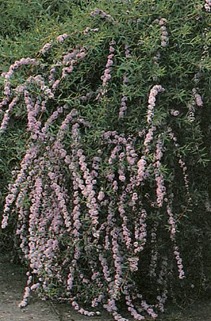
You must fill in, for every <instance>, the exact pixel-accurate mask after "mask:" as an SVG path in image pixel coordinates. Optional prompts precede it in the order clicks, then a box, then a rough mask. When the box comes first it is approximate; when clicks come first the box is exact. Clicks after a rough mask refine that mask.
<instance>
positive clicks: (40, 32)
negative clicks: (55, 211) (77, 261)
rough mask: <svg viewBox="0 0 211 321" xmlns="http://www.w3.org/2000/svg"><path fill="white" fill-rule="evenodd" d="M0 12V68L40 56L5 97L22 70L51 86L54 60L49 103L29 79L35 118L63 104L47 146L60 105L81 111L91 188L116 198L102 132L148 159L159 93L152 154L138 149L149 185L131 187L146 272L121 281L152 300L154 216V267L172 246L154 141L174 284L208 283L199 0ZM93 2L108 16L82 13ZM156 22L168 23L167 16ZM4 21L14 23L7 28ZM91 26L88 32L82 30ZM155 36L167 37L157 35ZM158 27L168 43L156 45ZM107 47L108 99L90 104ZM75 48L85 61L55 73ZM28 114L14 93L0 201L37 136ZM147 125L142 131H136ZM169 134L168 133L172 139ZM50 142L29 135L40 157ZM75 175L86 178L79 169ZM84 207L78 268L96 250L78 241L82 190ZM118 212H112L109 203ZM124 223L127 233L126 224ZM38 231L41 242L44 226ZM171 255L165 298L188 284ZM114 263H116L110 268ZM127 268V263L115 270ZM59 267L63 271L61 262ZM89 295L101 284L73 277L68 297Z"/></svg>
mask: <svg viewBox="0 0 211 321" xmlns="http://www.w3.org/2000/svg"><path fill="white" fill-rule="evenodd" d="M0 8H1V9H2V10H1V14H0V15H1V16H0V18H2V23H3V25H4V30H3V31H2V30H1V33H0V37H1V40H2V41H1V54H0V61H1V64H2V67H1V68H2V71H7V70H8V66H9V65H10V64H11V63H13V62H14V60H18V59H20V58H21V57H23V56H25V57H27V56H30V57H36V59H37V61H38V64H37V65H36V66H30V67H29V66H23V67H21V68H20V69H18V70H17V71H16V72H15V74H14V76H13V77H12V78H11V79H10V82H11V88H12V94H11V97H12V98H14V97H15V95H16V94H15V87H16V86H17V85H20V84H25V83H26V82H27V78H28V77H29V76H32V77H35V76H37V75H42V77H43V79H44V81H45V84H47V85H48V86H49V87H51V85H50V83H49V79H48V77H49V74H50V71H51V70H52V68H53V67H55V70H56V72H55V77H56V79H59V80H60V84H59V86H58V88H57V89H56V90H55V92H54V97H53V98H49V99H47V100H46V101H45V95H44V93H43V90H42V89H41V88H40V87H39V86H37V83H36V82H35V83H30V84H29V83H27V90H28V91H29V93H30V97H32V100H34V101H35V100H36V99H39V101H40V102H42V101H45V102H46V110H45V111H44V112H40V114H39V121H40V122H41V123H42V125H44V124H45V121H46V120H47V119H48V117H49V116H50V115H52V113H53V112H54V111H55V110H57V108H58V107H59V106H65V111H64V112H63V113H62V114H61V116H60V117H59V118H58V120H56V122H54V123H53V124H52V125H51V126H50V128H49V133H50V137H51V139H52V141H54V140H55V139H56V135H57V133H58V130H59V128H60V126H61V124H62V121H64V119H65V118H66V116H67V114H68V112H70V111H71V110H73V109H76V110H77V112H78V114H79V115H80V117H81V119H83V121H84V124H83V126H81V129H80V135H81V138H80V139H81V140H80V143H81V145H82V146H83V151H84V153H85V155H86V158H87V162H88V167H89V168H90V167H91V164H92V159H93V157H94V156H96V155H98V154H99V153H101V154H100V155H101V157H102V164H101V166H100V169H99V177H100V183H99V184H101V185H100V186H97V187H96V190H97V191H99V190H100V188H101V187H102V188H104V189H105V191H106V193H107V196H108V198H113V199H114V200H116V199H118V197H119V195H116V192H115V191H114V190H113V189H112V188H111V186H110V185H109V184H108V182H107V181H106V178H105V173H106V172H107V171H109V170H110V169H111V168H112V171H113V172H114V173H115V175H117V172H118V169H119V162H118V161H117V160H116V161H115V162H114V163H113V164H112V166H110V165H109V156H110V154H111V152H112V150H113V147H114V146H113V145H112V144H113V143H111V144H110V145H109V144H106V143H105V142H103V140H102V133H103V132H110V131H117V132H118V133H120V134H121V135H123V136H124V137H131V139H132V140H134V148H135V150H136V151H137V154H138V157H139V158H140V157H141V156H142V155H143V154H144V142H145V139H144V137H146V136H144V135H146V133H147V132H148V131H149V130H150V128H151V127H150V123H147V121H146V118H147V113H148V109H149V102H148V99H149V96H150V91H151V89H152V88H154V86H157V85H158V84H159V85H162V88H164V89H165V91H163V92H161V93H159V94H158V95H157V96H156V106H155V109H154V115H153V125H154V126H155V127H156V131H155V133H154V135H155V139H154V140H152V141H151V142H150V144H151V145H150V146H151V147H150V148H151V151H150V152H149V154H147V155H145V156H146V159H147V162H148V163H149V164H150V165H149V168H148V174H149V179H148V180H147V184H146V185H144V186H143V187H140V190H139V193H140V194H141V195H142V194H143V199H142V200H143V202H144V206H145V207H146V209H147V210H148V211H149V217H148V219H147V232H148V235H149V236H148V238H147V241H148V243H147V245H146V249H145V251H144V253H143V261H142V265H144V267H143V270H141V268H142V267H140V274H139V278H137V275H135V276H134V275H133V274H132V273H131V276H128V275H129V272H128V273H125V271H124V273H125V274H124V276H125V275H126V276H125V277H128V278H130V277H131V280H136V279H137V283H138V285H139V287H143V288H146V295H147V296H148V298H151V295H152V289H153V281H152V280H151V279H148V278H147V276H146V275H147V273H148V271H146V270H147V268H148V267H149V260H150V259H149V256H150V255H151V254H152V252H153V251H154V250H155V249H154V248H153V250H152V248H151V246H152V244H151V243H150V241H151V240H150V235H151V234H150V233H151V232H152V230H153V226H154V223H156V224H157V225H158V238H157V241H156V242H157V243H156V249H157V250H158V252H159V255H160V256H159V259H158V265H161V262H162V257H163V256H164V255H165V254H167V255H168V257H171V256H170V255H171V252H172V244H171V242H170V240H169V233H171V226H169V224H168V219H167V218H166V208H163V207H162V208H161V209H158V208H157V207H156V208H153V207H152V203H153V202H156V193H155V192H154V190H155V189H156V183H155V176H154V167H153V166H154V165H153V164H154V162H155V160H154V158H155V150H156V143H157V141H158V139H159V140H161V141H162V143H163V145H164V146H165V151H164V156H163V158H162V164H161V166H160V168H159V170H160V172H161V173H162V175H163V177H164V180H165V184H166V187H167V189H168V191H169V194H168V195H170V194H172V193H173V194H174V202H173V211H174V215H175V220H176V223H177V227H178V235H177V243H178V244H179V247H180V250H181V253H182V254H183V260H184V266H185V269H186V271H187V280H185V281H184V282H183V283H182V286H184V285H185V286H186V293H188V295H189V291H191V292H192V293H193V292H194V291H195V292H194V293H195V295H197V294H198V293H199V292H200V291H201V290H202V283H203V284H206V282H209V280H210V274H209V273H210V271H209V268H207V261H206V260H210V259H211V258H210V253H211V252H210V246H209V245H208V244H207V243H208V240H210V229H209V228H208V226H210V224H211V222H210V213H209V211H210V209H209V201H210V199H209V198H210V195H211V191H210V186H211V177H210V173H209V170H208V169H209V167H210V156H211V154H210V139H211V128H210V119H211V112H210V109H209V102H210V70H211V59H210V55H209V50H208V46H209V43H210V31H209V30H208V26H209V24H210V17H209V14H208V13H207V12H205V10H203V1H201V0H194V1H191V2H189V3H187V2H186V1H183V0H180V1H175V0H168V1H167V0H162V1H154V0H150V1H149V0H147V1H145V0H134V1H120V0H119V1H104V0H103V1H77V0H76V1H48V0H43V1H27V3H26V2H25V3H24V4H23V3H22V2H20V1H17V0H16V1H13V2H11V3H10V2H8V1H7V2H6V1H3V0H1V1H0ZM96 8H99V9H100V10H102V11H103V12H106V14H107V15H108V16H107V18H105V17H104V18H102V17H101V16H100V14H96V15H94V16H93V15H90V12H93V10H94V9H96ZM3 12H4V14H3ZM162 19H166V20H164V22H163V20H162ZM8 20H9V21H10V24H8ZM87 27H88V28H90V29H89V30H88V31H85V30H86V28H87ZM161 27H163V29H162V28H161ZM162 32H165V35H163V34H162ZM64 33H67V34H68V35H69V37H68V38H67V39H66V40H65V41H64V42H63V43H60V42H59V41H58V40H56V37H57V36H58V35H59V34H64ZM166 33H167V36H168V38H169V39H168V40H167V42H166V43H165V41H164V44H162V39H165V37H166ZM161 37H163V38H161ZM47 42H48V43H50V45H51V48H50V49H49V51H47V52H46V53H45V52H44V53H42V52H41V51H40V49H41V48H42V47H43V45H44V44H45V43H47ZM111 44H113V46H114V48H115V52H114V57H113V65H112V67H111V70H110V74H111V79H110V80H109V81H108V82H107V83H106V92H105V95H102V97H100V99H98V94H101V93H102V89H103V88H102V81H103V79H102V76H103V75H104V72H105V69H106V64H107V61H108V55H109V48H110V47H111ZM126 47H128V48H129V50H130V54H129V55H128V56H127V55H126V54H125V51H126V49H125V48H126ZM75 48H77V49H78V50H79V49H81V48H83V49H84V50H85V52H86V56H85V58H83V59H81V60H80V61H77V63H75V65H74V69H73V71H72V72H70V73H69V74H68V75H67V76H65V77H64V78H62V76H61V75H62V72H63V71H64V68H65V64H64V63H63V59H64V57H65V55H66V54H68V53H71V52H73V51H74V50H75ZM125 76H127V82H124V81H123V79H124V77H125ZM3 85H4V79H3V77H2V79H1V88H2V90H1V94H0V95H1V99H3V98H4V97H5V95H4V94H3ZM87 95H89V98H88V99H86V97H87ZM197 95H198V96H197ZM11 97H10V98H11ZM84 97H85V100H84ZM122 97H127V110H126V112H125V115H124V117H122V118H121V117H118V115H119V111H120V105H121V99H122ZM196 97H198V99H199V97H201V99H202V100H203V106H202V105H200V102H199V103H198V105H197V102H196ZM6 109H7V106H3V109H2V110H3V113H2V115H1V114H0V120H2V119H3V117H4V112H5V111H6ZM27 117H28V111H27V109H26V105H25V101H24V98H23V97H22V96H21V95H20V100H19V101H18V103H17V104H16V106H15V108H14V109H13V111H12V113H11V118H10V123H9V126H8V129H7V131H6V132H5V133H4V134H1V135H0V153H1V154H0V155H1V156H0V183H1V195H0V202H1V204H0V208H3V201H4V199H5V196H6V194H7V184H8V183H9V182H13V178H12V176H11V170H12V169H14V168H16V167H18V168H20V167H19V166H20V165H19V164H20V161H21V160H22V159H23V156H24V155H25V153H26V151H27V148H28V147H29V145H30V143H32V142H34V140H33V138H32V136H31V134H30V133H29V131H26V128H27ZM191 117H192V118H191ZM86 124H88V125H86ZM169 128H170V129H169ZM143 130H144V131H145V132H144V133H142V134H141V132H142V131H143ZM171 133H173V135H174V136H173V138H172V137H171ZM174 138H175V140H174ZM52 141H50V140H49V141H47V142H46V141H45V142H44V143H43V142H40V141H39V140H38V141H37V146H38V147H39V152H40V154H41V155H42V154H43V155H45V151H46V149H45V148H46V145H47V146H48V147H50V148H51V147H52V146H53V143H52ZM73 143H74V141H73V138H72V136H71V130H69V131H67V132H66V136H65V139H64V142H63V144H64V148H65V150H66V151H67V152H68V153H71V146H72V145H71V144H73ZM181 159H182V160H184V162H185V165H184V166H183V167H181V166H180V165H179V163H178V161H179V160H181ZM50 161H52V164H51V165H52V166H54V165H53V164H54V163H53V161H58V164H59V165H58V164H57V165H58V166H61V164H63V163H62V159H61V160H59V159H58V160H50ZM127 165H128V164H127V162H126V161H125V163H124V162H123V166H124V168H126V167H127ZM186 166H187V168H186ZM60 168H62V170H61V177H62V178H61V181H62V183H63V182H64V185H65V186H64V187H65V188H67V190H68V188H69V190H68V191H69V193H70V194H71V192H72V190H71V188H70V187H69V185H68V184H70V182H71V176H70V172H69V171H68V166H67V165H65V164H63V165H62V167H60ZM184 168H186V169H184ZM40 171H41V173H42V175H44V176H42V178H43V177H44V178H45V180H46V181H47V178H46V175H47V174H46V173H47V169H46V168H45V170H43V172H42V170H40ZM134 171H135V169H134ZM186 174H187V175H186ZM36 175H39V174H36ZM68 175H69V176H70V177H68ZM80 175H82V174H81V172H80ZM129 175H130V173H128V172H127V175H126V176H127V177H126V180H129V178H130V176H129ZM64 177H65V179H64V180H63V178H64ZM187 180H188V183H187ZM46 184H47V183H46ZM187 185H189V186H187ZM119 186H120V191H122V190H124V184H123V183H121V182H120V181H119ZM21 188H22V187H21V186H20V189H21ZM30 188H31V187H29V189H30ZM187 189H188V193H187ZM148 194H149V195H148ZM49 197H50V193H49ZM190 198H191V202H190ZM24 201H25V203H24V205H23V207H24V209H26V210H30V206H31V203H30V202H31V200H30V196H28V197H26V198H25V200H24ZM128 202H129V196H128ZM190 203H191V204H190ZM81 204H82V208H83V209H84V213H83V228H84V230H83V232H84V236H83V238H82V239H81V240H80V246H81V247H82V252H83V255H84V262H82V263H83V264H82V266H86V265H88V259H91V258H92V255H93V253H95V252H94V250H93V248H92V250H93V252H92V251H91V250H90V253H89V255H90V257H88V258H87V257H86V255H87V253H86V250H85V249H83V246H84V245H85V244H86V242H87V240H86V239H85V238H86V237H89V236H90V235H89V233H91V232H90V219H87V216H86V210H87V208H86V198H85V197H84V196H83V197H81ZM14 207H15V206H14ZM125 207H126V209H127V211H128V213H129V214H128V215H131V216H130V220H131V222H133V221H134V220H135V216H133V215H134V213H132V211H131V213H130V207H129V205H128V204H127V203H126V205H125ZM114 211H116V212H115V213H118V210H117V207H116V208H115V209H114ZM14 212H15V211H14ZM158 213H159V215H158ZM17 214H18V213H16V215H17ZM101 215H102V216H101V220H102V222H104V221H103V220H104V219H105V218H106V215H107V212H106V210H105V209H104V211H102V213H101ZM15 220H17V216H15V215H14V217H13V218H12V220H11V221H12V228H13V227H14V226H15V225H16V221H15ZM118 220H120V218H119V217H117V224H120V223H119V221H118ZM131 226H132V227H131ZM130 228H131V229H133V225H132V223H131V224H130ZM36 232H37V233H38V235H37V238H38V239H39V233H40V232H39V231H36ZM65 233H66V232H64V235H63V236H62V237H61V238H60V239H59V243H60V246H61V248H62V249H63V254H62V255H63V256H62V257H60V256H59V259H60V260H61V262H63V260H64V259H65V257H66V258H67V262H70V261H71V258H70V257H71V256H73V252H74V251H73V248H74V246H75V245H74V246H73V247H72V244H71V242H72V239H71V241H70V240H69V236H68V235H67V234H65ZM209 244H210V242H209ZM121 245H122V244H121ZM203 245H206V247H205V246H203ZM71 251H72V252H71ZM123 252H124V255H126V256H127V255H128V256H129V254H128V253H127V251H126V249H124V251H123ZM68 253H69V254H68ZM95 254H96V253H95ZM59 255H60V254H59ZM68 255H69V258H68ZM207 258H208V259H207ZM68 260H69V261H68ZM86 260H87V261H86ZM169 260H170V261H169V275H170V280H168V282H169V283H168V286H169V287H170V288H172V289H174V290H172V295H173V296H175V295H177V294H178V293H182V294H183V293H184V290H182V291H181V289H180V285H178V283H177V281H176V278H175V273H178V271H176V270H177V267H176V265H175V261H174V259H173V258H170V259H169ZM57 263H58V262H57ZM111 265H112V264H111ZM140 265H141V264H140ZM112 268H113V269H114V270H115V268H114V266H112ZM127 268H128V266H127V265H125V266H124V265H123V269H125V270H126V269H127ZM144 269H146V270H144ZM42 273H43V275H42V276H43V278H47V279H48V277H49V276H48V273H47V272H46V271H43V272H42ZM63 273H64V275H63V276H64V277H65V273H66V274H67V268H66V266H65V268H64V272H63ZM157 273H158V272H157ZM141 277H142V278H141ZM143 280H144V281H145V282H143ZM146 280H147V282H146ZM48 281H49V288H47V290H46V291H47V295H50V294H49V293H52V296H56V295H60V287H61V288H62V287H65V286H64V284H60V283H59V282H58V284H57V281H58V280H55V279H54V276H53V277H52V278H50V277H49V280H48ZM202 281H203V282H202ZM51 282H52V283H51ZM61 283H62V282H61ZM55 284H56V285H55ZM192 284H194V289H195V290H194V291H192V290H191V289H192V288H191V285H192ZM104 286H105V284H104ZM105 288H106V286H105ZM175 289H176V291H175ZM86 290H87V291H88V293H89V295H90V297H92V298H94V297H95V296H96V292H97V290H95V289H93V288H88V287H87V288H86V286H84V285H82V286H81V285H80V284H79V283H78V284H76V292H78V293H82V296H83V297H82V299H81V300H82V301H84V302H85V301H86V299H87V298H86V295H87V292H86ZM48 291H49V293H48ZM61 292H62V291H61ZM58 293H59V294H58Z"/></svg>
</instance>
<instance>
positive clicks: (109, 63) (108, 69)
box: [97, 40, 115, 99]
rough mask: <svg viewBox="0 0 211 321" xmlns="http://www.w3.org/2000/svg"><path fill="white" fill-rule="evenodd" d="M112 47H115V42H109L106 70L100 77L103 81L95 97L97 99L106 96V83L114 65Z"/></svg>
mask: <svg viewBox="0 0 211 321" xmlns="http://www.w3.org/2000/svg"><path fill="white" fill-rule="evenodd" d="M114 45H115V41H114V40H113V41H111V42H110V46H109V55H108V57H107V63H106V68H105V70H104V73H103V76H102V77H101V79H102V81H103V83H102V89H101V90H100V91H99V94H98V95H97V99H99V98H101V97H103V96H104V95H105V94H106V92H107V86H108V82H109V81H110V80H111V71H112V66H113V64H114V52H115V48H114Z"/></svg>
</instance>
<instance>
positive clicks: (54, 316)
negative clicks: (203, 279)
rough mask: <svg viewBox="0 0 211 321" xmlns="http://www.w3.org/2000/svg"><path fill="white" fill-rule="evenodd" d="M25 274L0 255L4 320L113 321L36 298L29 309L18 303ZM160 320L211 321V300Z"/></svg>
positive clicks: (173, 311) (0, 302)
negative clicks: (91, 316)
mask: <svg viewBox="0 0 211 321" xmlns="http://www.w3.org/2000/svg"><path fill="white" fill-rule="evenodd" d="M25 280H26V278H25V272H24V270H23V269H22V268H21V267H20V265H17V264H12V263H11V262H10V261H9V259H8V257H7V256H0V321H86V320H87V321H111V320H112V318H111V317H110V316H109V315H107V314H103V315H102V316H101V317H94V318H87V317H83V316H81V315H79V314H77V313H76V312H75V311H73V310H72V309H70V307H69V306H68V305H66V304H55V303H52V302H50V301H41V300H40V299H38V298H36V297H33V298H32V299H31V302H30V304H29V305H28V306H27V307H26V308H25V309H20V308H19V307H18V304H19V303H20V301H21V299H22V294H23V289H24V286H25ZM158 320H159V321H211V300H210V301H206V302H203V303H199V302H197V303H196V302H195V303H194V304H193V305H192V306H189V307H188V308H187V309H185V310H179V308H178V307H175V308H174V309H172V308H171V309H170V310H169V311H167V313H166V314H165V315H163V316H162V317H160V318H159V319H158Z"/></svg>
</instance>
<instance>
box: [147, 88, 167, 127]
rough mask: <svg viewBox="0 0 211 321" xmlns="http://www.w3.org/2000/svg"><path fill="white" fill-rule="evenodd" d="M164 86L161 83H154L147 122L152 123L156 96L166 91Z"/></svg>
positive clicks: (149, 100) (150, 94) (150, 95)
mask: <svg viewBox="0 0 211 321" xmlns="http://www.w3.org/2000/svg"><path fill="white" fill-rule="evenodd" d="M164 90H165V89H164V88H163V87H162V86H161V85H154V86H153V87H152V89H151V90H150V93H149V98H148V108H147V123H148V124H151V123H152V121H153V116H154V108H155V103H156V96H157V95H158V93H162V92H164Z"/></svg>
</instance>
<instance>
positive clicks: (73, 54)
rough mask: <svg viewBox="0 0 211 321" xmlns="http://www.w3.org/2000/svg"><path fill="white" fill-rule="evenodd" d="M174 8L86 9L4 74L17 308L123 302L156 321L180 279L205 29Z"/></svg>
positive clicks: (199, 7) (199, 158) (191, 199)
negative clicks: (51, 302) (22, 280)
mask: <svg viewBox="0 0 211 321" xmlns="http://www.w3.org/2000/svg"><path fill="white" fill-rule="evenodd" d="M206 3H207V2H206ZM174 4H175V1H174V2H173V1H160V3H159V4H155V2H154V1H144V0H143V1H119V2H117V3H114V4H110V3H109V4H107V3H106V2H104V1H100V2H99V3H96V4H95V6H93V5H92V4H90V6H88V7H87V8H86V9H84V11H83V12H82V11H78V15H79V17H81V25H80V26H79V29H78V30H75V29H74V22H73V23H72V25H73V27H72V29H71V26H70V27H69V29H70V30H69V33H64V34H61V35H58V36H57V37H56V38H55V39H51V40H50V41H49V42H48V43H46V44H45V45H44V46H43V47H42V48H41V49H40V50H39V52H38V54H37V56H36V57H35V58H21V59H20V60H17V61H15V62H14V63H13V64H12V65H11V66H10V67H9V69H8V70H7V71H5V72H3V73H2V84H3V85H2V94H1V102H0V111H1V116H0V117H1V118H0V119H1V123H0V135H1V139H2V140H4V139H5V140H7V139H8V135H9V133H10V131H12V132H15V130H16V129H17V128H21V133H22V136H21V138H22V140H23V141H24V148H23V149H22V151H23V152H22V155H21V160H20V162H19V163H18V164H17V162H16V164H15V166H13V167H14V168H13V171H12V178H11V180H10V182H9V185H8V190H7V195H6V197H5V203H4V208H3V214H2V228H6V227H7V226H8V224H9V223H10V222H11V224H13V225H15V234H16V238H17V242H18V245H19V248H20V249H21V254H20V255H21V257H22V260H23V261H25V262H27V264H28V272H27V276H28V280H27V285H26V288H25V293H24V297H23V301H22V302H21V303H20V307H24V306H26V304H27V300H28V297H29V295H30V292H31V291H39V293H41V294H42V295H43V296H46V297H55V298H57V299H58V300H61V301H66V300H68V301H69V302H71V304H72V306H73V307H74V309H76V310H77V311H79V312H80V313H82V314H84V315H88V316H93V315H95V314H99V313H100V312H99V311H98V310H97V308H98V307H102V306H103V307H104V308H105V309H106V310H107V311H109V312H110V313H111V314H112V315H113V317H114V319H115V320H126V319H125V318H124V317H123V316H122V314H121V313H120V312H119V311H120V307H121V305H122V304H125V305H126V306H127V310H128V311H129V312H130V314H131V316H132V317H133V318H134V319H136V320H142V319H144V318H145V315H147V314H148V315H149V316H151V317H152V318H156V317H157V313H158V312H159V311H163V310H164V304H165V302H166V300H167V297H168V293H169V289H170V283H171V281H172V278H174V279H175V278H176V276H178V278H179V279H180V280H181V282H182V280H183V279H184V278H185V270H184V267H183V260H182V254H181V251H180V244H179V242H178V237H177V232H178V231H180V229H181V230H182V221H183V219H184V217H185V216H186V215H187V213H191V211H192V210H193V207H194V205H195V203H196V195H197V193H198V190H197V189H196V186H195V183H194V176H193V173H192V168H195V167H194V166H195V165H194V164H195V163H200V162H201V163H203V164H205V165H206V153H204V154H203V153H202V150H203V148H204V147H206V143H205V142H204V140H203V131H202V130H201V129H200V116H201V115H202V114H203V109H206V106H207V102H208V99H209V97H208V90H207V88H208V81H207V80H208V73H209V70H208V69H209V68H208V64H209V52H208V50H207V46H206V43H208V40H209V32H208V31H207V30H206V26H207V19H208V18H207V15H208V13H207V9H206V8H207V6H206V7H205V5H204V3H203V1H201V0H200V1H199V0H196V1H193V2H192V3H191V4H188V5H186V3H185V4H184V3H183V2H181V1H180V2H179V3H178V6H181V10H178V7H177V5H174ZM184 12H185V14H184ZM201 19H202V20H201ZM192 47H194V51H193V50H192ZM201 117H202V116H201ZM19 140H20V138H19ZM195 181H197V180H195ZM202 195H203V197H204V199H205V196H206V188H205V189H204V194H203V193H202Z"/></svg>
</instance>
